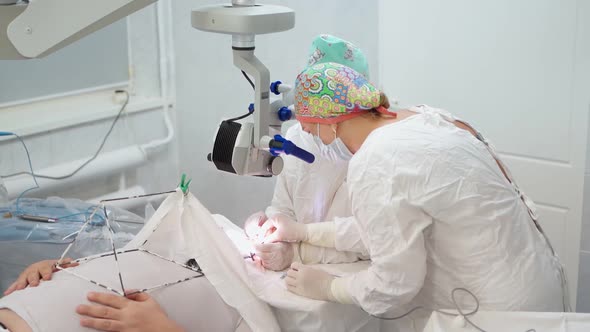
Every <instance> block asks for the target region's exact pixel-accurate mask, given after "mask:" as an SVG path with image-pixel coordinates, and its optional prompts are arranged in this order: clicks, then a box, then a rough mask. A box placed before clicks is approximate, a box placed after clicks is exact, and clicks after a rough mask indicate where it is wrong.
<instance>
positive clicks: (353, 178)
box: [332, 150, 432, 315]
mask: <svg viewBox="0 0 590 332" xmlns="http://www.w3.org/2000/svg"><path fill="white" fill-rule="evenodd" d="M366 152H370V151H366ZM388 152H389V151H388ZM359 157H361V156H359ZM393 160H405V159H404V157H403V156H400V155H398V154H397V153H395V154H391V153H384V151H382V150H381V151H376V153H373V154H368V153H367V154H365V155H364V156H362V158H359V159H357V161H356V162H355V163H354V166H353V164H352V163H351V165H350V166H351V169H350V170H349V176H348V180H349V186H350V187H349V189H350V191H351V198H352V208H353V213H354V215H355V217H356V222H357V224H358V225H359V230H360V233H361V236H362V237H363V242H364V243H366V244H368V249H369V252H370V257H371V266H370V267H369V269H368V270H365V271H361V272H359V273H357V274H354V275H352V276H349V277H345V278H337V279H335V282H334V283H333V285H332V292H333V293H334V295H335V297H336V298H340V299H341V301H342V302H346V301H347V299H352V301H354V302H355V303H357V304H358V305H359V306H361V307H362V308H363V309H364V310H365V311H367V312H368V313H370V314H373V315H381V314H384V313H387V312H389V311H392V310H395V309H397V308H400V307H402V306H404V305H405V304H407V303H409V302H410V301H411V300H412V299H413V298H414V297H415V296H416V294H417V293H418V292H419V291H420V289H421V288H422V285H423V283H424V278H425V276H426V249H425V246H424V235H423V231H424V229H425V228H426V227H428V225H430V224H431V223H432V219H431V217H430V216H429V215H427V214H426V213H425V212H423V211H422V209H420V208H419V207H418V206H417V205H416V204H413V203H415V201H414V198H415V196H414V195H415V194H416V191H417V189H416V188H418V187H419V186H415V185H414V184H415V181H414V180H415V179H416V178H417V177H419V174H415V170H416V169H417V168H415V167H407V165H396V164H394V163H392V162H391V161H393ZM410 193H411V194H410ZM409 197H412V198H411V199H410V198H409Z"/></svg>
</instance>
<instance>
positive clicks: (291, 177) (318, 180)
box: [266, 123, 368, 264]
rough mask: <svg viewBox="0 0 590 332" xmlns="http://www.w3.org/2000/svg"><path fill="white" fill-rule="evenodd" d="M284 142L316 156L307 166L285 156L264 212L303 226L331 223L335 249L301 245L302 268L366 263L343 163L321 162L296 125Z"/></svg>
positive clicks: (345, 167) (365, 251) (304, 134)
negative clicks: (290, 142)
mask: <svg viewBox="0 0 590 332" xmlns="http://www.w3.org/2000/svg"><path fill="white" fill-rule="evenodd" d="M285 138H286V139H288V140H290V141H292V142H294V143H295V144H296V145H297V146H299V147H301V148H303V149H306V150H308V151H310V152H311V153H313V154H314V155H315V156H316V161H315V162H314V163H312V164H308V163H306V162H304V161H302V160H299V159H297V158H294V157H291V156H286V157H284V159H285V166H284V168H283V171H282V172H281V174H280V175H279V176H278V178H277V183H276V186H275V191H274V196H273V199H272V203H271V206H269V207H268V208H267V209H266V214H267V215H268V216H269V217H270V216H273V215H276V214H283V215H285V216H287V217H289V218H290V219H292V220H294V221H297V222H303V223H306V224H307V223H316V222H323V221H334V223H335V224H336V225H337V227H336V229H337V233H336V236H335V242H336V243H335V248H324V247H316V246H313V245H310V244H303V245H302V246H303V248H304V249H305V251H306V253H307V254H306V255H305V256H306V257H307V259H304V263H306V264H317V263H347V262H355V261H358V260H359V259H367V258H368V254H367V249H366V247H365V246H364V245H363V243H362V241H361V239H360V233H359V231H358V228H357V224H356V223H355V222H354V218H353V217H352V211H351V207H350V200H349V198H348V188H347V186H346V181H345V178H346V172H347V168H348V165H347V164H348V163H347V162H332V161H329V160H326V159H324V158H321V156H320V154H319V150H318V149H317V147H316V145H315V142H314V141H313V137H312V136H311V135H310V134H308V133H306V132H304V131H303V129H302V128H301V125H300V124H299V123H297V124H295V125H293V126H292V127H291V128H289V130H288V131H287V133H286V135H285Z"/></svg>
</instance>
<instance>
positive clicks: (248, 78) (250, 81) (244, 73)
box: [242, 70, 256, 90]
mask: <svg viewBox="0 0 590 332" xmlns="http://www.w3.org/2000/svg"><path fill="white" fill-rule="evenodd" d="M242 74H243V75H244V77H245V78H246V79H247V80H248V82H249V83H250V85H251V86H252V89H254V90H256V86H255V85H254V82H252V79H251V78H250V76H248V74H246V72H245V71H243V70H242Z"/></svg>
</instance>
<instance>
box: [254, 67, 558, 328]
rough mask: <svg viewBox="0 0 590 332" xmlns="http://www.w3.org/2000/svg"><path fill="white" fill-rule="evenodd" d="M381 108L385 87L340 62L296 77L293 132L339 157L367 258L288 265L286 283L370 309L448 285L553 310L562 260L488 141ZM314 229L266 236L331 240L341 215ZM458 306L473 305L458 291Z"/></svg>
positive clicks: (394, 311) (522, 306)
mask: <svg viewBox="0 0 590 332" xmlns="http://www.w3.org/2000/svg"><path fill="white" fill-rule="evenodd" d="M389 106H390V105H389V102H388V99H387V97H386V96H385V94H383V93H381V92H380V91H379V90H378V89H376V88H375V87H374V86H373V85H372V84H371V83H369V82H368V81H367V79H366V78H365V77H364V76H363V75H361V74H360V73H359V72H358V71H356V70H354V69H352V68H349V67H347V66H344V65H342V64H338V63H321V64H316V65H313V66H311V67H308V68H307V69H305V70H304V71H303V72H302V73H301V74H300V75H299V76H298V77H297V80H296V104H295V111H296V114H297V119H298V120H299V122H300V123H301V126H302V128H303V130H304V131H306V132H308V133H310V134H312V135H313V136H314V137H317V138H318V139H319V140H321V142H322V143H323V145H324V148H325V149H328V150H330V151H332V153H333V154H334V155H338V156H341V157H342V158H343V159H346V160H349V161H350V162H349V168H348V176H347V185H348V190H349V194H350V199H351V202H352V211H353V215H354V219H353V221H354V223H355V224H356V226H357V229H358V231H359V232H360V237H361V238H362V242H363V244H364V245H365V246H366V248H367V249H368V252H369V255H370V259H371V265H370V267H369V268H368V269H367V270H363V271H360V272H358V273H355V274H353V275H350V276H346V277H337V276H333V275H331V274H328V273H326V272H324V271H322V270H320V269H315V268H311V267H309V266H307V265H305V264H302V263H299V262H295V263H293V264H292V265H291V268H290V269H289V270H288V272H287V277H286V278H285V282H286V284H287V287H288V289H289V290H290V291H291V292H293V293H295V294H299V295H301V296H305V297H309V298H313V299H318V300H327V301H334V302H340V303H348V304H356V305H358V306H360V307H361V308H362V309H364V310H365V311H366V312H368V313H370V314H372V315H377V316H379V317H390V316H391V315H398V314H403V313H404V312H406V311H408V310H410V309H412V308H414V307H416V306H423V307H425V308H454V307H455V305H454V303H453V302H452V299H451V292H452V291H453V289H455V288H459V287H462V288H465V289H468V290H469V291H471V292H472V293H473V294H474V295H475V296H476V297H477V299H478V300H479V304H480V309H483V310H501V311H511V310H518V311H561V310H563V309H564V301H563V299H564V293H563V289H562V278H561V273H562V272H563V270H561V265H560V263H559V261H558V260H557V258H556V256H555V255H554V253H553V250H552V248H551V247H550V244H549V242H548V241H547V239H546V238H545V237H544V235H543V233H542V231H541V228H540V226H539V224H538V222H537V220H536V216H535V214H534V206H533V203H532V202H531V201H530V200H529V199H528V198H527V197H526V196H525V195H524V194H522V192H521V191H520V190H519V189H518V187H517V185H516V183H515V182H514V179H513V178H512V177H511V176H510V173H509V171H508V169H507V168H506V166H505V165H504V164H503V163H502V161H501V160H500V159H499V158H498V156H497V154H496V153H495V151H494V150H493V148H492V147H491V146H490V145H489V144H488V142H487V141H486V140H485V139H484V138H483V137H482V136H481V134H479V133H478V132H477V131H475V130H474V129H473V128H472V127H471V126H469V125H468V124H467V123H465V122H462V121H459V120H457V119H456V118H454V117H453V116H452V115H451V114H450V113H448V112H446V111H443V110H440V109H435V108H432V107H428V106H425V105H422V106H417V107H410V108H407V109H400V110H390V109H388V108H389ZM323 226H324V227H322V228H321V229H314V230H313V231H311V229H310V227H309V226H307V225H306V224H303V223H295V222H293V221H291V220H288V219H271V220H269V224H268V225H267V226H266V227H267V230H268V231H269V232H270V233H271V234H270V235H268V236H266V238H265V241H267V242H276V241H287V242H300V241H301V242H304V243H310V244H313V245H317V246H324V247H328V248H334V247H335V238H337V236H336V234H338V232H339V227H340V224H339V223H332V222H326V223H323ZM319 231H321V233H320V232H319ZM458 305H460V306H461V307H462V308H472V307H473V305H474V304H473V300H472V299H470V298H468V297H465V298H463V299H461V298H460V299H458Z"/></svg>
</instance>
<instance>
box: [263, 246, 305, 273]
mask: <svg viewBox="0 0 590 332" xmlns="http://www.w3.org/2000/svg"><path fill="white" fill-rule="evenodd" d="M254 249H256V255H257V256H258V257H260V260H261V262H262V266H264V268H266V269H269V270H273V271H282V270H284V269H286V268H288V267H289V265H291V263H292V262H293V256H294V254H295V249H293V245H292V244H291V243H286V242H276V243H264V244H255V245H254Z"/></svg>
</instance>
